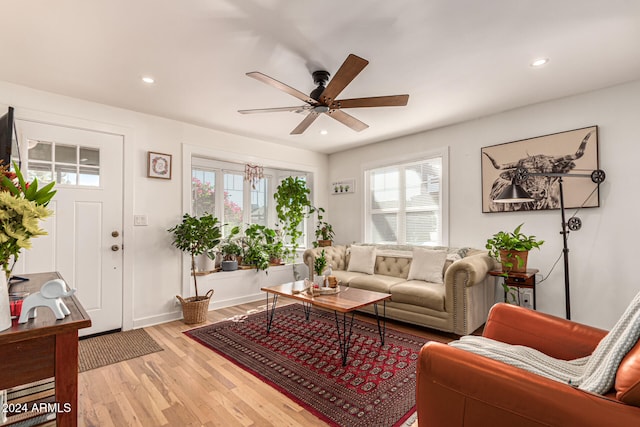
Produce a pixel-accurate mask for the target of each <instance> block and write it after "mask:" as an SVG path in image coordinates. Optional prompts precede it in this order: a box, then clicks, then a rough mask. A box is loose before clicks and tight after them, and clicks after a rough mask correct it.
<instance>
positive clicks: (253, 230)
mask: <svg viewBox="0 0 640 427" xmlns="http://www.w3.org/2000/svg"><path fill="white" fill-rule="evenodd" d="M265 228H266V227H265V226H264V225H259V224H251V225H249V226H248V227H247V229H246V230H245V231H244V236H245V237H244V239H243V243H244V247H245V248H244V256H243V257H242V262H243V263H244V264H245V265H251V266H254V267H255V268H256V271H257V270H266V269H267V268H269V253H268V251H267V245H266V240H265V237H264V229H265Z"/></svg>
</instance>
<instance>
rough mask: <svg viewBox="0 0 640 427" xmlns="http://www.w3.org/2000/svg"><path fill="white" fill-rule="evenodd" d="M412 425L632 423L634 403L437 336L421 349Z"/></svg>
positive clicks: (639, 412) (635, 414) (639, 413)
mask: <svg viewBox="0 0 640 427" xmlns="http://www.w3.org/2000/svg"><path fill="white" fill-rule="evenodd" d="M416 405H417V410H418V425H419V426H421V427H426V426H446V427H457V426H459V427H462V426H472V425H474V426H475V425H477V426H480V425H483V426H485V425H487V426H514V425H528V426H533V425H536V426H537V425H554V426H603V425H619V426H622V425H636V424H637V422H638V416H640V409H639V408H636V407H633V406H629V405H623V404H620V403H619V402H617V401H615V400H612V399H609V398H607V397H602V396H599V395H595V394H591V393H587V392H584V391H582V390H579V389H576V388H573V387H571V386H569V385H566V384H563V383H560V382H557V381H554V380H551V379H548V378H545V377H542V376H539V375H536V374H532V373H530V372H527V371H524V370H522V369H519V368H516V367H513V366H510V365H506V364H504V363H502V362H498V361H496V360H492V359H488V358H485V357H482V356H479V355H476V354H473V353H470V352H466V351H464V350H460V349H457V348H453V347H450V346H448V345H446V344H442V343H438V342H429V343H427V344H425V346H424V347H423V348H422V349H421V351H420V355H419V358H418V366H417V377H416Z"/></svg>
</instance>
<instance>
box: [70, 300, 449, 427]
mask: <svg viewBox="0 0 640 427" xmlns="http://www.w3.org/2000/svg"><path fill="white" fill-rule="evenodd" d="M281 301H282V300H281ZM264 302H265V301H264V300H261V301H259V302H255V303H249V304H242V305H238V306H235V307H229V308H225V309H220V310H215V311H210V312H209V316H208V323H212V322H217V321H220V320H223V319H227V318H229V317H232V316H234V315H242V314H246V313H247V311H249V310H252V309H256V308H259V307H260V306H263V305H264ZM357 317H359V318H361V319H363V320H369V321H373V319H372V318H370V317H367V316H359V315H357ZM387 325H388V326H390V327H393V328H395V329H398V330H403V331H406V332H409V333H412V334H415V335H419V336H423V337H425V338H426V339H428V340H435V341H441V342H449V341H451V340H452V339H454V338H455V336H453V335H451V334H444V333H437V332H436V331H433V330H430V329H426V328H419V327H413V326H409V325H406V324H401V323H396V322H392V321H388V322H387ZM198 326H202V325H198ZM191 328H193V326H189V325H185V324H184V323H182V321H175V322H170V323H165V324H162V325H158V326H153V327H149V328H145V329H146V331H147V332H148V333H149V334H150V335H151V336H152V337H153V338H154V339H155V340H156V341H157V342H158V344H160V345H161V346H162V347H163V348H164V351H160V352H158V353H153V354H149V355H146V356H143V357H139V358H136V359H132V360H129V361H125V362H121V363H117V364H113V365H109V366H105V367H102V368H98V369H94V370H91V371H87V372H83V373H81V374H80V375H79V396H78V406H79V422H78V425H80V426H96V427H98V426H99V427H107V426H114V427H122V426H145V427H147V426H180V427H182V426H225V427H233V426H326V425H327V424H326V423H324V422H322V421H320V420H319V419H318V418H316V417H315V416H314V415H312V414H311V413H309V412H307V411H306V410H304V409H303V408H302V407H301V406H300V405H298V404H297V403H295V402H293V401H292V400H290V399H288V398H287V397H286V396H284V395H283V394H281V393H279V392H277V391H275V390H274V389H272V388H271V387H270V386H268V385H267V384H265V383H263V382H261V381H260V380H258V379H257V378H256V377H254V376H253V375H251V374H249V373H247V372H246V371H244V370H243V369H240V368H238V367H236V366H235V365H234V364H233V363H231V362H229V361H228V360H226V359H225V358H223V357H222V356H219V355H218V354H216V353H215V352H213V351H211V350H209V349H207V348H206V347H205V346H203V345H200V344H198V343H196V342H195V341H193V340H192V339H190V338H188V337H186V336H185V335H184V334H183V332H184V331H186V330H188V329H191ZM414 425H417V423H414Z"/></svg>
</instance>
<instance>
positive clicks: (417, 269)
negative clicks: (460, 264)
mask: <svg viewBox="0 0 640 427" xmlns="http://www.w3.org/2000/svg"><path fill="white" fill-rule="evenodd" d="M446 261H447V252H446V251H439V250H434V249H427V248H413V259H412V260H411V267H410V268H409V276H408V277H407V280H424V281H425V282H431V283H444V278H443V276H442V270H443V268H444V263H445V262H446Z"/></svg>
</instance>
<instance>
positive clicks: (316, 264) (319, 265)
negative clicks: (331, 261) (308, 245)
mask: <svg viewBox="0 0 640 427" xmlns="http://www.w3.org/2000/svg"><path fill="white" fill-rule="evenodd" d="M325 268H327V257H326V256H325V253H324V249H323V250H322V252H320V256H319V257H316V259H314V260H313V271H314V272H315V273H316V275H317V276H320V275H322V272H323V271H324V269H325Z"/></svg>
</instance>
